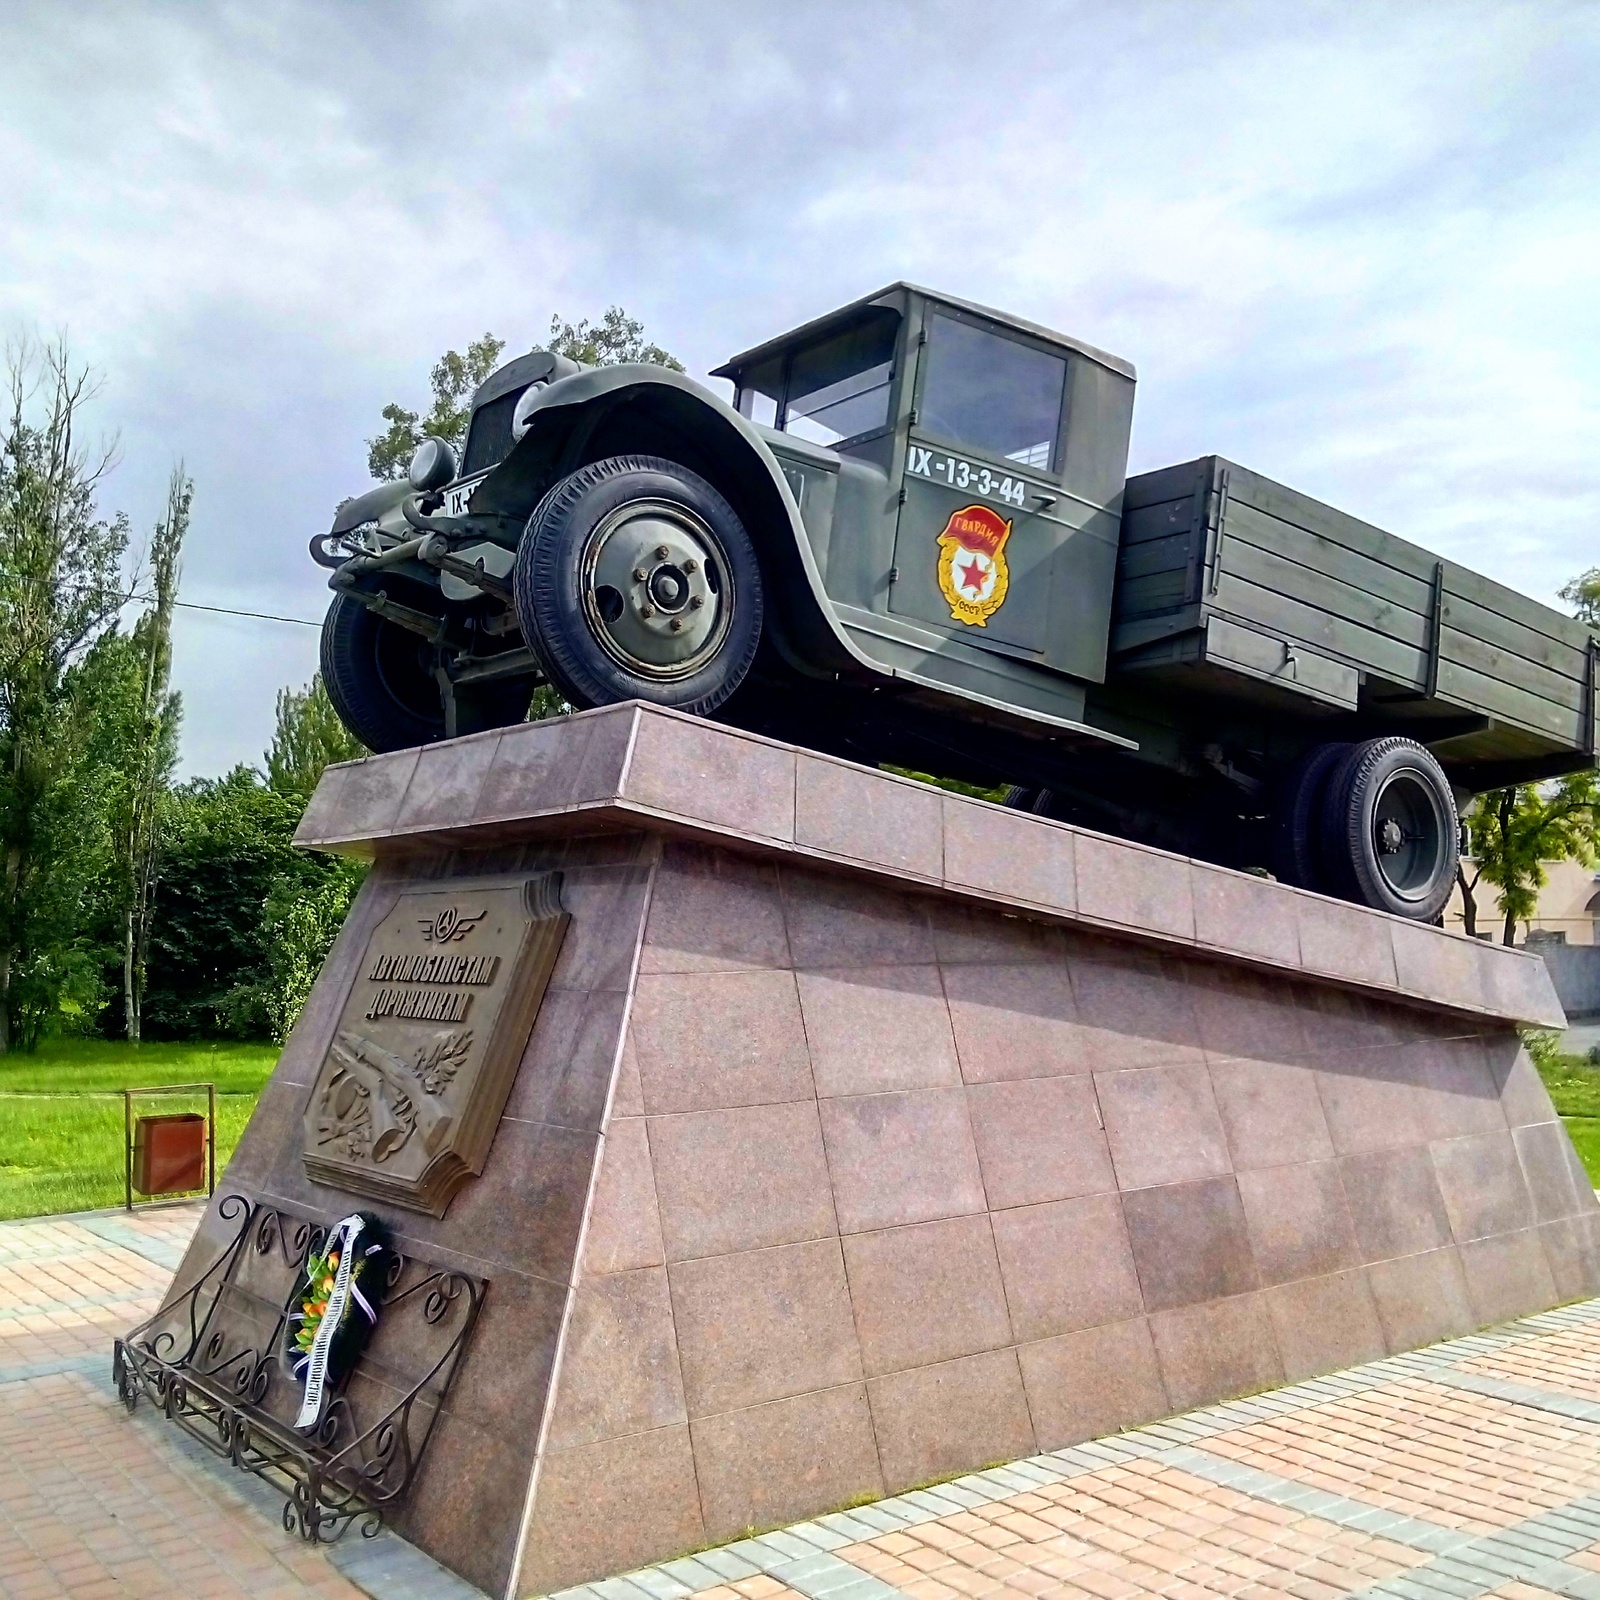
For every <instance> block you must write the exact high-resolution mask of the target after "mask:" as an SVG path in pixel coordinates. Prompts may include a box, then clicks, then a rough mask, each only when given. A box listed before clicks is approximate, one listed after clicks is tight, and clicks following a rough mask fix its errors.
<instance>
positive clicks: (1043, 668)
mask: <svg viewBox="0 0 1600 1600" xmlns="http://www.w3.org/2000/svg"><path fill="white" fill-rule="evenodd" d="M714 376H716V377H719V378H724V379H727V380H728V381H729V382H730V383H731V385H732V389H733V393H732V398H731V402H730V401H725V400H723V399H722V398H720V397H719V396H717V395H715V394H713V393H711V392H710V391H709V390H707V389H706V388H705V387H703V386H702V385H700V384H698V383H696V382H694V381H692V380H691V379H689V378H687V377H685V376H683V375H682V374H680V373H676V372H671V371H667V370H666V369H664V368H661V367H655V366H645V365H625V366H614V367H605V368H594V369H590V368H584V367H580V366H579V365H578V364H576V363H575V362H572V361H570V360H567V359H566V358H564V357H562V356H559V355H556V354H553V353H551V352H548V351H534V352H533V353H532V354H529V355H525V356H519V357H518V358H517V359H515V360H513V361H510V362H508V363H507V364H506V365H505V366H503V367H501V368H500V369H499V370H498V371H497V372H495V373H494V374H493V375H492V376H491V377H490V378H489V379H488V380H487V381H486V382H485V383H484V384H483V386H482V387H481V388H480V389H479V390H478V391H477V393H476V394H475V395H474V397H473V400H472V406H471V422H470V425H469V427H468V430H467V433H466V437H465V443H464V446H463V449H462V456H461V460H460V461H459V462H458V461H457V460H456V459H455V456H454V454H453V452H452V451H451V449H450V448H449V446H447V445H446V444H444V443H443V442H442V441H439V440H436V439H429V440H426V441H425V442H424V443H423V444H422V446H421V448H420V449H419V450H418V451H417V453H416V457H415V459H414V460H413V461H412V463H411V468H410V474H409V478H408V480H407V481H405V482H403V483H398V484H384V485H380V486H378V487H376V488H373V489H371V490H370V491H368V492H367V493H366V494H363V495H361V496H359V497H358V498H356V499H353V500H350V501H347V502H346V503H345V504H344V505H342V506H341V507H340V509H339V511H338V513H337V515H336V517H335V519H334V523H333V527H332V530H331V531H330V532H329V533H327V534H324V535H320V536H318V538H316V539H314V540H313V541H312V554H313V556H314V557H315V559H316V560H317V561H319V562H320V563H321V564H322V565H324V566H326V567H329V568H331V569H332V571H331V576H330V579H329V583H330V586H331V587H332V588H333V590H334V592H335V598H334V600H333V603H332V605H331V606H330V608H329V611H328V615H327V620H326V623H325V625H324V629H323V638H322V669H323V675H324V679H325V681H326V683H327V687H328V692H329V694H330V695H331V696H332V698H333V701H334V704H335V705H336V706H337V707H338V709H339V712H340V715H341V716H342V717H343V719H344V721H345V722H346V724H347V725H348V726H349V728H350V729H351V731H352V732H353V733H355V734H356V735H357V736H358V737H359V738H360V739H361V740H363V741H364V742H365V743H366V744H367V745H368V746H369V747H370V748H372V749H373V750H378V751H383V750H391V749H396V748H402V747H405V746H409V745H417V744H425V743H428V742H430V741H432V740H437V739H444V738H449V737H451V736H452V735H455V734H459V733H464V732H468V731H471V730H474V729H482V728H488V727H494V726H499V725H504V724H507V723H511V722H516V721H520V720H521V719H522V718H523V716H524V715H525V714H526V711H527V708H528V705H529V701H530V697H531V695H532V693H533V691H534V689H535V688H536V687H538V686H539V685H543V684H548V685H551V686H553V687H554V689H555V690H556V691H558V692H559V694H560V695H561V696H562V697H564V698H565V699H566V700H567V701H569V702H570V703H571V704H572V705H574V706H577V707H580V708H581V707H589V706H597V705H604V704H608V703H611V702H615V701H620V700H627V699H634V698H637V699H642V700H648V701H653V702H656V703H658V704H662V705H669V706H676V707H679V708H681V709H683V710H686V711H689V712H692V713H695V714H698V715H702V716H707V717H714V718H717V719H719V720H721V721H725V722H728V723H731V724H735V725H737V726H740V727H743V728H747V729H752V730H755V731H758V732H762V733H766V734H770V735H773V736H775V737H778V738H782V739H787V740H793V741H795V742H798V743H800V744H804V745H807V746H810V747H812V748H814V749H818V750H823V751H828V752H832V753H835V754H838V755H842V756H846V757H850V758H852V759H856V760H860V761H865V762H868V763H873V764H878V763H886V764H897V765H900V766H903V767H910V768H914V769H916V770H919V771H923V772H932V773H937V774H940V775H942V776H945V777H948V778H957V779H963V780H966V781H968V782H970V783H974V784H978V785H984V786H988V785H994V786H1006V794H1007V803H1008V804H1012V805H1018V806H1025V807H1027V808H1029V809H1031V810H1033V811H1035V812H1038V813H1041V814H1043V815H1047V816H1051V817H1055V818H1058V819H1063V820H1070V821H1072V822H1075V823H1080V824H1083V825H1086V826H1090V827H1094V828H1098V829H1102V830H1104V831H1107V832H1111V833H1116V834H1119V835H1122V836H1124V837H1128V838H1133V839H1138V840H1142V841H1145V842H1149V843H1154V844H1157V845H1160V846H1163V847H1166V848H1170V849H1175V850H1179V851H1182V852H1184V853H1187V854H1190V855H1194V856H1198V857H1201V858H1204V859H1208V860H1212V861H1217V862H1220V863H1223V864H1226V865H1232V866H1239V867H1245V868H1257V869H1262V870H1267V871H1270V872H1272V873H1274V874H1276V875H1277V876H1279V877H1280V878H1284V879H1287V880H1288V881H1291V882H1293V883H1296V884H1298V885H1300V886H1302V887H1305V888H1310V889H1314V890H1319V891H1322V892H1326V893H1329V894H1334V895H1339V896H1343V897H1346V898H1349V899H1352V900H1355V901H1358V902H1362V903H1365V904H1367V905H1371V906H1376V907H1379V908H1381V909H1383V910H1387V911H1391V912H1394V913H1397V914H1399V915H1401V916H1406V917H1412V918H1417V919H1421V920H1436V919H1437V918H1438V917H1439V916H1440V914H1441V911H1442V908H1443V906H1444V904H1445V902H1446V900H1447V898H1448V896H1449V893H1450V888H1451V884H1452V882H1453V879H1454V875H1455V870H1456V860H1457V849H1458V832H1459V824H1458V807H1459V805H1460V804H1461V803H1462V802H1463V801H1464V800H1465V799H1466V798H1467V797H1469V796H1471V795H1473V794H1475V793H1478V792H1481V791H1483V790H1485V789H1490V788H1498V787H1501V786H1503V785H1506V784H1510V783H1519V782H1527V781H1531V780H1534V779H1539V778H1544V777H1549V776H1553V775H1556V774H1559V773H1563V772H1568V771H1572V770H1575V769H1577V768H1580V767H1583V766H1586V765H1588V764H1591V763H1592V762H1593V760H1594V758H1595V715H1596V709H1595V670H1596V669H1595V648H1596V647H1595V643H1594V641H1593V640H1592V639H1591V637H1590V635H1589V633H1588V630H1587V629H1585V628H1584V627H1582V626H1581V625H1580V624H1579V623H1577V622H1576V621H1574V620H1573V619H1571V618H1569V617H1565V616H1562V615H1561V614H1559V613H1557V612H1555V611H1553V610H1550V609H1549V608H1547V607H1545V606H1542V605H1539V604H1537V603H1536V602H1534V601H1532V600H1529V599H1527V598H1525V597H1524V596H1522V595H1520V594H1517V593H1515V592H1514V591H1512V590H1510V589H1506V588H1503V587H1502V586H1501V585H1499V584H1496V583H1492V582H1490V581H1489V580H1488V579H1486V578H1482V577H1479V576H1477V575H1476V574H1474V573H1471V572H1468V571H1467V570H1465V569H1464V568H1462V567H1460V566H1457V565H1455V564H1454V563H1452V562H1448V561H1444V560H1441V559H1439V558H1438V557H1436V556H1433V555H1431V554H1429V553H1428V552H1427V551H1425V550H1422V549H1419V548H1418V547H1417V546H1415V545H1412V544H1408V543H1406V542H1405V541H1404V540H1401V539H1398V538H1395V537H1394V536H1393V535H1392V534H1389V533H1385V532H1384V531H1382V530H1381V529H1379V528H1375V527H1372V526H1370V525H1369V524H1366V523H1363V522H1360V521H1358V520H1357V519H1356V518H1354V517H1350V516H1347V515H1345V514H1344V513H1342V512H1340V511H1336V510H1335V509H1334V508H1333V507H1331V506H1328V505H1324V504H1322V503H1320V502H1318V501H1316V500H1313V499H1311V498H1310V497H1308V496H1306V495H1303V494H1300V493H1298V492H1297V491H1295V490H1293V489H1289V488H1286V487H1285V486H1283V485H1282V484H1278V483H1274V482H1273V481H1271V480H1270V479H1268V478H1264V477H1261V476H1260V475H1259V474H1257V473H1254V472H1251V471H1249V470H1247V469H1246V468H1244V467H1241V466H1238V465H1235V464H1234V463H1232V462H1228V461H1224V460H1222V459H1220V458H1218V457H1215V456H1208V457H1204V458H1202V459H1200V460H1198V461H1190V462H1185V463H1183V464H1181V465H1179V466H1173V467H1167V468H1164V469H1162V470H1161V471H1158V472H1149V473H1144V474H1142V475H1140V476H1138V477H1135V478H1133V479H1131V480H1128V479H1126V477H1125V473H1126V466H1127V454H1128V439H1129V428H1130V423H1131V419H1132V413H1133V395H1134V370H1133V368H1132V366H1130V365H1129V364H1128V363H1127V362H1126V361H1123V360H1120V359H1119V358H1118V357H1116V356H1113V355H1108V354H1107V353H1106V352H1104V351H1102V350H1098V349H1095V348H1094V347H1093V346H1092V345H1089V344H1085V343H1083V342H1082V341H1080V340H1077V339H1072V338H1068V337H1066V336H1065V335H1063V334H1059V333H1055V332H1053V331H1051V330H1050V329H1048V328H1043V327H1039V326H1037V325H1035V324H1033V323H1030V322H1025V321H1023V320H1022V319H1020V318H1017V317H1012V316H1007V315H1005V314H1003V313H1001V312H998V311H994V310H991V309H989V308H987V307H984V306H980V305H974V304H971V303H969V302H967V301H964V300H960V299H956V298H954V297H953V296H950V295H943V294H937V293H934V292H932V291H930V290H927V289H921V288H918V287H916V286H914V285H912V284H908V283H898V284H894V285H891V286H890V287H889V288H887V289H884V290H882V291H881V292H879V293H877V294H872V295H868V296H867V297H866V298H864V299H861V300H857V301H855V302H854V303H852V304H850V305H848V306H845V307H843V308H841V309H840V310H838V311H834V312H831V313H830V314H829V315H827V316H825V317H821V318H818V319H817V320H815V321H813V322H809V323H807V324H805V325H804V326H803V327H800V328H796V329H794V330H793V331H792V332H790V333H786V334H784V335H782V336H781V337H779V338H776V339H772V340H769V341H768V342H767V343H765V344H761V345H758V346H756V347H755V348H754V349H751V350H746V351H744V352H743V353H742V354H740V355H737V356H735V357H733V359H732V360H730V361H729V362H727V363H726V364H725V365H724V366H722V367H720V368H718V369H717V372H716V373H715V374H714Z"/></svg>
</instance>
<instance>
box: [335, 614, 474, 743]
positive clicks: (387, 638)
mask: <svg viewBox="0 0 1600 1600" xmlns="http://www.w3.org/2000/svg"><path fill="white" fill-rule="evenodd" d="M413 642H414V648H413ZM432 649H433V647H432V646H431V645H430V644H429V643H428V642H427V640H426V639H424V638H423V637H422V636H421V635H420V634H416V633H412V632H411V631H410V629H408V628H402V627H401V626H400V625H399V623H397V622H390V621H389V620H388V619H387V618H386V617H380V616H378V614H377V613H376V612H373V611H368V610H367V608H366V607H365V606H364V605H362V604H361V602H360V601H359V600H355V599H352V598H351V597H350V596H349V595H346V594H341V595H336V596H335V597H334V602H333V604H332V605H331V606H329V607H328V614H327V616H326V617H324V618H323V619H322V682H323V685H324V687H325V688H326V689H327V691H328V698H329V699H330V700H331V701H332V702H333V708H334V710H335V711H337V712H338V713H339V720H340V721H341V722H342V723H343V724H344V725H345V727H347V728H348V729H349V730H350V731H351V733H353V734H354V735H355V736H356V738H358V739H359V740H360V741H361V742H362V744H364V745H365V746H366V747H367V748H368V749H369V750H371V751H372V752H373V753H374V754H375V755H384V754H386V753H387V752H388V751H390V750H409V749H411V748H413V747H414V746H416V745H419V744H435V743H437V742H438V741H439V740H440V739H442V738H444V733H445V729H444V703H443V702H442V701H441V700H440V698H439V685H438V682H437V680H435V678H434V677H433V675H432V673H431V672H430V671H429V670H428V657H429V656H430V655H431V653H432ZM430 707H431V711H430V710H429V708H430Z"/></svg>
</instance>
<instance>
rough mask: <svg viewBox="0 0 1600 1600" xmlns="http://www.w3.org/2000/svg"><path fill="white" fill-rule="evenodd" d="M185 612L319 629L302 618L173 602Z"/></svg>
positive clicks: (194, 602)
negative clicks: (214, 614) (214, 613)
mask: <svg viewBox="0 0 1600 1600" xmlns="http://www.w3.org/2000/svg"><path fill="white" fill-rule="evenodd" d="M173 604H174V605H179V606H182V607H183V608H184V610H186V611H215V612H216V613H217V615H218V616H222V617H254V618H255V619H256V620H257V621H258V622H292V623H294V624H295V626H296V627H300V628H320V627H321V626H322V624H321V623H320V622H307V621H306V619H305V618H304V617H277V616H274V615H273V614H272V613H271V612H270V611H238V610H236V609H235V608H234V607H232V606H203V605H201V604H200V603H199V601H197V600H175V601H173Z"/></svg>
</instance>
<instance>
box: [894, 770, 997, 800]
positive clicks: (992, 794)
mask: <svg viewBox="0 0 1600 1600" xmlns="http://www.w3.org/2000/svg"><path fill="white" fill-rule="evenodd" d="M879 765H880V767H881V768H882V770H883V771H884V772H892V773H894V774H895V775H896V777H900V778H911V779H913V780H915V781H916V782H917V783H927V784H931V785H932V786H933V787H934V788H935V789H945V790H948V791H949V793H951V794H965V795H971V796H972V798H973V799H974V800H992V801H993V802H994V803H995V804H996V805H1000V804H1002V803H1004V801H1005V797H1006V796H1007V795H1008V794H1010V792H1011V786H1010V785H1009V784H1004V783H1002V784H1001V785H1000V786H999V787H998V788H990V789H986V788H985V787H984V786H983V785H982V784H981V783H967V782H966V781H965V780H964V779H961V778H936V777H934V776H933V774H932V773H929V772H914V771H913V770H912V769H911V768H910V767H893V766H890V765H889V763H888V762H887V761H884V762H880V763H879Z"/></svg>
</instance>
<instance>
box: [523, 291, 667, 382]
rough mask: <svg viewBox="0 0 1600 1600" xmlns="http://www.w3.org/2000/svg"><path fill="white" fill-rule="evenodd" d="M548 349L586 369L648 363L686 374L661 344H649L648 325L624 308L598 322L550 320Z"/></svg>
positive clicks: (583, 318) (611, 311)
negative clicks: (647, 342) (646, 326)
mask: <svg viewBox="0 0 1600 1600" xmlns="http://www.w3.org/2000/svg"><path fill="white" fill-rule="evenodd" d="M545 348H546V349H547V350H553V351H554V352H555V353H556V354H557V355H558V356H567V357H569V358H570V359H571V360H573V361H580V362H582V363H583V365H584V366H586V367H615V366H621V365H622V363H623V362H626V361H648V362H650V363H651V364H652V365H654V366H657V367H668V368H670V369H671V370H672V371H673V372H682V371H683V363H682V362H681V361H680V360H678V358H677V357H676V356H675V355H672V354H670V353H669V352H667V351H665V350H663V349H662V348H661V346H660V345H658V344H646V343H645V337H644V324H643V323H642V322H641V321H640V320H639V319H638V318H637V317H630V316H629V315H628V313H627V312H626V311H624V310H623V309H622V307H621V306H612V307H611V308H610V309H609V310H608V311H607V312H606V314H605V315H604V316H603V317H601V319H600V320H599V321H598V322H590V321H589V319H588V318H587V317H580V318H579V319H578V320H577V321H576V322H563V321H562V320H561V318H560V317H551V319H550V338H549V341H548V343H547V344H546V346H545Z"/></svg>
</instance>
